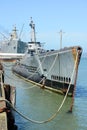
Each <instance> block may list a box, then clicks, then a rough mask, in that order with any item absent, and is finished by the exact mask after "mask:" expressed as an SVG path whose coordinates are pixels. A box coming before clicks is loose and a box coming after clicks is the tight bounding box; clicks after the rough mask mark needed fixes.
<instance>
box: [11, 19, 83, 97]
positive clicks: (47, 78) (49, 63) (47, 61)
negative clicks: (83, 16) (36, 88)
mask: <svg viewBox="0 0 87 130" xmlns="http://www.w3.org/2000/svg"><path fill="white" fill-rule="evenodd" d="M30 27H31V34H32V35H31V36H32V37H31V41H30V42H29V43H28V49H27V52H26V54H25V56H24V58H23V59H21V60H20V61H17V62H16V64H15V65H14V66H13V68H12V71H13V72H14V73H16V74H18V75H20V76H22V77H24V78H25V79H27V80H29V81H30V82H32V83H36V84H38V85H40V86H41V87H42V88H47V89H51V90H53V91H56V92H60V93H62V94H65V93H66V92H67V90H68V87H70V89H69V92H68V95H70V96H72V95H73V93H74V90H75V86H76V80H77V73H78V66H79V62H80V58H81V54H82V48H81V47H80V46H73V47H66V48H62V49H59V50H45V49H43V47H42V45H41V43H40V42H36V36H35V24H34V23H33V20H32V19H31V22H30Z"/></svg>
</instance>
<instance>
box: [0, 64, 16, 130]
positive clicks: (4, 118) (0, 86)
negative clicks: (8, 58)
mask: <svg viewBox="0 0 87 130" xmlns="http://www.w3.org/2000/svg"><path fill="white" fill-rule="evenodd" d="M0 67H1V63H0ZM6 101H8V102H10V103H11V104H12V105H13V106H14V105H15V87H13V86H10V85H9V84H5V83H4V77H3V70H1V68H0V130H16V128H17V127H16V125H15V119H14V116H13V115H14V114H13V111H12V109H11V107H10V106H9V104H8V103H7V102H6Z"/></svg>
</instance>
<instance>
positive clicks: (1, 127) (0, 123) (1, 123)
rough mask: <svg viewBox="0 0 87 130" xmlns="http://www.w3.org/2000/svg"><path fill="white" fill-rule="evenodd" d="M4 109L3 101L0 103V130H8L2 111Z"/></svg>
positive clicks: (4, 114) (5, 116) (5, 117)
mask: <svg viewBox="0 0 87 130" xmlns="http://www.w3.org/2000/svg"><path fill="white" fill-rule="evenodd" d="M1 99H2V98H1V97H0V100H1ZM5 107H6V103H5V101H0V130H8V127H7V113H6V112H5V111H4V110H5V109H4V108H5Z"/></svg>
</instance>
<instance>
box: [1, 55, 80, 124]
mask: <svg viewBox="0 0 87 130" xmlns="http://www.w3.org/2000/svg"><path fill="white" fill-rule="evenodd" d="M77 60H78V53H77V55H76V60H75V64H74V68H73V71H72V75H71V81H70V83H69V86H68V89H67V92H66V94H65V96H64V99H63V101H62V103H61V104H60V107H59V108H58V109H57V111H56V112H55V113H54V114H53V115H52V116H51V117H50V118H49V119H47V120H43V121H36V120H33V119H30V118H28V117H27V116H25V115H24V114H22V113H21V112H19V111H18V110H17V109H16V108H14V107H13V105H12V104H11V103H10V102H9V101H8V100H6V99H1V100H3V101H5V102H7V103H8V104H9V105H10V106H11V107H12V108H13V110H15V111H16V112H17V113H18V114H19V115H20V116H21V117H23V118H24V119H26V120H27V121H30V122H32V123H36V124H43V123H47V122H50V121H51V120H53V119H54V118H55V117H56V116H57V114H58V112H59V111H60V110H61V108H62V107H63V105H64V103H65V100H66V98H67V95H68V92H69V89H70V86H71V83H72V79H73V75H74V72H75V69H76V64H77Z"/></svg>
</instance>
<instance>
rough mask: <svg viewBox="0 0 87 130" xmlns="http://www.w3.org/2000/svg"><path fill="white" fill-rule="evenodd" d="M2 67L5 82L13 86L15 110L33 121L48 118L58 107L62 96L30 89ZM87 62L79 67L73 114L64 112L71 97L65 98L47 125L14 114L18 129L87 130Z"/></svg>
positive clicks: (28, 85) (26, 83)
mask: <svg viewBox="0 0 87 130" xmlns="http://www.w3.org/2000/svg"><path fill="white" fill-rule="evenodd" d="M8 66H9V65H7V66H5V69H6V71H5V74H6V75H5V82H6V83H10V84H11V85H13V86H15V87H16V109H17V110H18V111H20V112H21V113H23V114H24V115H25V116H27V117H28V118H31V119H33V120H36V121H44V120H47V119H49V118H50V117H51V116H52V115H53V114H54V113H55V112H56V111H57V110H58V108H59V106H60V104H61V102H62V101H63V98H64V96H62V95H59V94H57V93H53V92H51V91H48V90H43V89H41V88H39V87H37V86H34V87H33V86H32V84H30V83H29V82H26V81H24V80H22V79H20V78H18V77H17V76H15V75H14V74H12V73H11V71H10V67H8ZM86 74H87V59H86V58H85V59H84V58H83V59H82V60H81V63H80V66H79V73H78V80H77V87H76V95H75V101H74V107H73V112H72V113H67V112H68V110H69V108H70V104H71V98H67V99H66V101H65V103H64V105H63V107H62V109H61V110H60V111H59V113H58V114H57V116H56V117H55V118H54V119H53V120H51V121H50V122H48V123H43V124H36V123H32V122H30V121H27V120H25V119H24V118H22V117H21V116H20V115H19V114H17V113H15V120H16V124H17V126H18V130H87V100H86V99H87V82H86V81H87V79H86Z"/></svg>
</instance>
